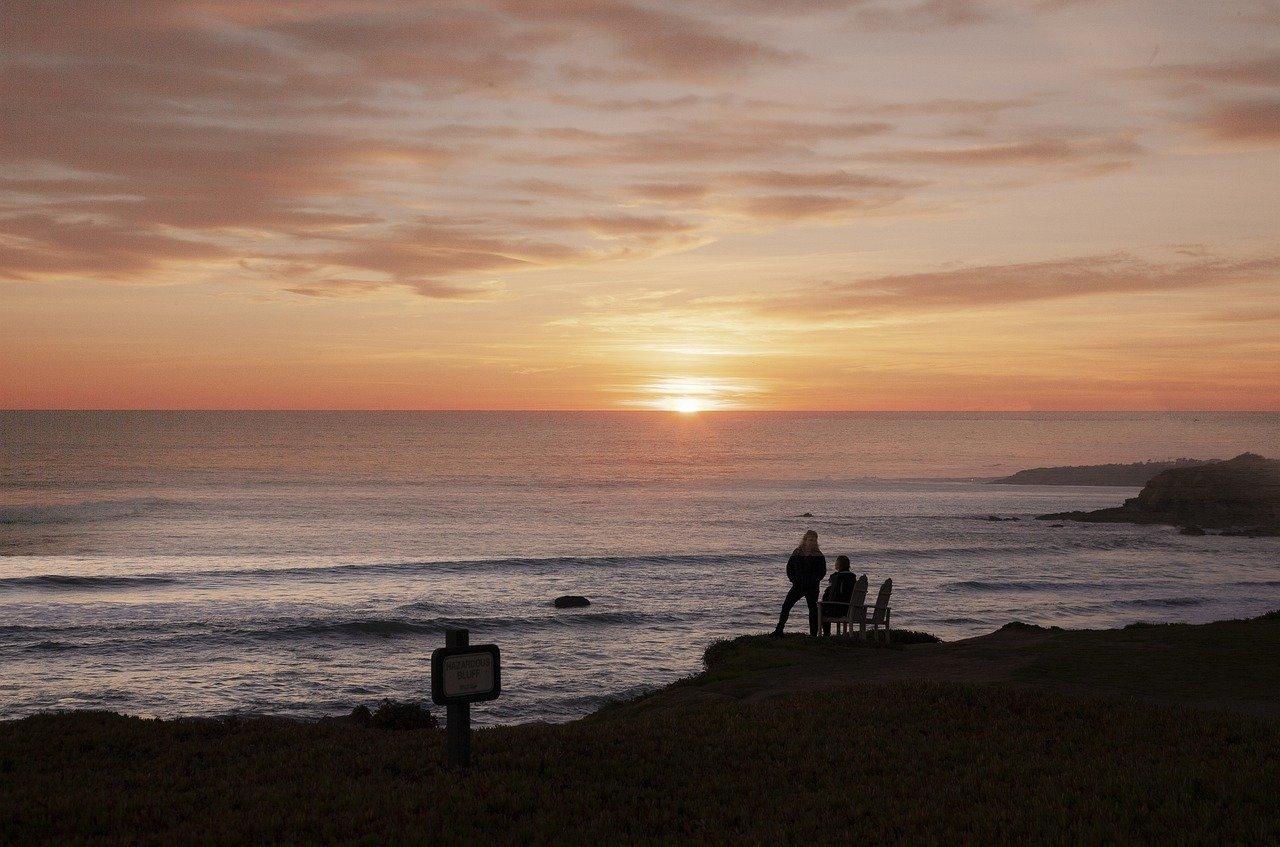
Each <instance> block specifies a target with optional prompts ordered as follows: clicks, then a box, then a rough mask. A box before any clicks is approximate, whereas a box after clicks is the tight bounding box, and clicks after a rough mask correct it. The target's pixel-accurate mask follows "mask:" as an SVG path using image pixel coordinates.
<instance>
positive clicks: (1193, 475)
mask: <svg viewBox="0 0 1280 847" xmlns="http://www.w3.org/2000/svg"><path fill="white" fill-rule="evenodd" d="M1040 517H1041V519H1042V520H1075V521H1097V522H1109V521H1127V522H1132V523H1166V524H1175V525H1184V526H1185V525H1195V526H1201V527H1212V528H1216V529H1238V530H1246V531H1255V532H1267V533H1271V532H1280V461H1276V460H1275V459H1265V458H1263V457H1262V456H1258V455H1256V454H1254V453H1242V454H1240V455H1239V456H1236V457H1235V458H1234V459H1228V460H1227V461H1225V462H1209V463H1206V464H1203V465H1195V466H1192V467H1182V468H1174V469H1172V470H1167V471H1164V472H1163V473H1160V474H1157V475H1156V476H1155V477H1153V478H1152V479H1151V481H1150V482H1148V483H1147V484H1146V486H1145V487H1144V488H1143V489H1142V492H1141V493H1140V494H1139V495H1138V496H1137V497H1133V498H1130V499H1128V500H1126V501H1125V502H1124V505H1123V506H1121V507H1119V508H1115V509H1099V510H1098V511H1096V512H1062V513H1059V514H1054V515H1041V516H1040Z"/></svg>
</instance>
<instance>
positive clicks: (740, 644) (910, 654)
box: [0, 609, 1280, 732]
mask: <svg viewBox="0 0 1280 847" xmlns="http://www.w3.org/2000/svg"><path fill="white" fill-rule="evenodd" d="M1264 622H1275V623H1277V625H1278V626H1277V631H1278V632H1280V609H1277V610H1273V611H1270V612H1266V613H1263V614H1261V615H1258V616H1255V617H1251V618H1227V619H1222V620H1216V621H1207V622H1203V623H1183V622H1145V621H1135V622H1133V623H1129V624H1126V625H1124V626H1122V627H1112V628H1103V629H1068V628H1065V627H1061V626H1057V625H1052V624H1051V625H1049V626H1043V625H1039V624H1029V623H1025V622H1022V621H1017V620H1015V621H1011V622H1009V623H1007V624H1005V625H1004V626H1001V627H999V628H998V629H995V630H992V631H991V632H988V633H985V634H982V635H975V636H968V637H965V638H958V639H954V640H951V641H945V640H942V639H937V641H936V642H930V641H928V639H934V638H936V636H933V635H930V634H928V633H916V632H911V635H912V636H917V637H919V636H924V637H923V638H918V640H912V641H911V643H897V642H895V643H893V644H891V645H890V646H889V647H888V648H882V647H875V646H873V645H870V644H864V643H862V642H859V641H858V640H857V639H856V638H853V637H844V636H831V637H818V638H813V637H811V636H807V635H802V634H798V633H791V634H788V635H786V636H785V637H784V638H782V639H777V640H774V639H770V638H769V637H768V636H767V635H758V634H748V635H740V636H737V637H735V638H732V639H722V640H718V641H713V642H711V643H710V644H708V645H707V647H706V648H705V650H704V652H703V667H702V669H701V670H700V671H696V672H694V673H692V674H689V675H687V676H682V677H677V678H675V679H673V680H671V681H668V682H654V683H652V684H651V685H649V686H646V688H647V690H646V691H644V692H642V693H640V694H636V695H634V696H610V697H606V698H605V699H604V702H602V703H601V704H600V705H599V706H597V707H596V708H595V709H593V710H592V711H590V712H586V713H585V714H582V715H580V716H578V717H574V718H568V719H565V720H558V721H551V720H546V719H532V720H521V721H516V722H512V723H499V724H487V725H484V726H480V727H477V730H478V731H482V732H483V731H489V730H495V729H512V728H519V727H527V726H567V725H570V724H574V723H577V722H580V721H588V720H592V719H595V718H596V717H597V716H599V715H601V714H605V713H608V714H612V713H615V712H618V711H625V710H627V709H632V708H638V707H643V708H649V707H650V706H653V705H655V704H656V705H662V704H663V703H665V702H666V701H668V700H670V701H673V702H674V701H680V700H684V699H686V695H687V694H688V692H690V691H700V692H703V693H708V692H709V693H711V694H714V695H716V696H726V697H729V698H731V699H732V698H733V697H735V696H738V694H739V693H741V695H742V696H743V697H744V698H746V699H768V698H770V697H775V696H788V695H790V694H793V693H795V691H796V690H811V689H818V688H824V687H831V688H838V687H840V686H841V685H844V684H850V683H854V682H857V683H860V684H867V683H871V684H881V683H885V682H895V681H900V680H903V679H907V678H912V679H916V680H921V679H926V680H931V681H944V682H947V681H950V682H984V683H1008V682H1017V680H1016V679H1015V678H1014V676H1015V675H1014V674H1013V673H1012V672H1013V671H1015V670H1017V669H1018V668H1019V667H1020V666H1021V664H1024V663H1029V662H1032V661H1034V660H1035V658H1036V657H1037V656H1038V655H1040V653H1041V652H1042V649H1043V648H1044V647H1046V646H1047V645H1050V644H1052V643H1053V642H1054V640H1055V639H1057V640H1059V641H1062V640H1066V641H1072V640H1080V639H1087V640H1098V639H1101V640H1104V641H1106V640H1111V639H1123V634H1125V633H1129V634H1130V635H1131V636H1132V634H1135V633H1146V634H1155V635H1156V636H1157V639H1158V636H1159V634H1160V633H1162V632H1174V631H1179V630H1183V631H1187V630H1190V631H1199V630H1203V629H1204V628H1207V627H1222V626H1231V625H1248V624H1257V623H1264ZM898 632H910V631H908V630H895V633H898ZM1127 640H1129V641H1133V640H1134V639H1133V638H1132V637H1130V638H1128V639H1127ZM1147 640H1149V639H1147ZM1059 646H1060V645H1059ZM1112 646H1113V647H1114V646H1115V645H1114V644H1113V645H1112ZM1274 646H1275V647H1276V650H1277V654H1276V659H1277V662H1278V663H1280V643H1277V644H1276V645H1274ZM752 653H755V654H763V655H767V656H769V657H770V658H769V659H768V660H767V661H765V662H764V663H763V664H761V665H760V666H759V667H752V668H751V672H750V673H749V674H743V673H741V668H739V665H740V664H741V662H742V657H743V655H744V654H752ZM837 659H838V660H839V661H840V662H841V663H842V664H835V661H836V660H837ZM726 668H729V669H731V671H732V675H733V676H734V677H735V678H741V677H743V676H752V675H754V680H753V682H752V683H751V684H750V685H746V686H744V687H743V689H742V691H741V692H738V691H737V688H736V687H735V686H724V685H722V683H723V682H724V679H725V677H726V673H728V672H729V671H726ZM783 669H786V670H785V671H784V670H783ZM1277 680H1278V681H1280V675H1278V676H1277ZM787 686H795V687H794V688H788V687H787ZM1095 693H1097V692H1095ZM1151 699H1152V702H1158V701H1159V698H1151ZM651 701H652V702H651ZM381 703H391V704H393V705H395V706H410V707H412V706H419V707H422V708H423V709H427V710H431V713H432V714H433V715H435V714H440V715H443V709H442V707H438V706H434V705H433V704H430V701H429V699H421V700H413V699H403V700H401V699H395V698H384V699H382V700H379V701H362V702H354V703H353V705H352V712H348V713H335V714H329V715H320V716H316V717H298V716H293V715H286V714H277V713H272V712H221V713H212V714H186V715H168V716H152V715H141V714H133V713H129V712H123V711H116V710H113V709H94V708H72V709H47V710H41V711H37V712H32V713H30V714H26V715H21V716H16V717H5V718H0V728H3V727H5V726H8V725H13V724H16V723H21V722H22V721H26V720H31V719H40V718H50V717H53V718H57V717H65V716H76V715H109V716H113V717H119V718H123V719H128V720H139V721H146V722H153V723H175V724H184V723H185V724H201V723H208V724H236V723H246V722H258V721H261V722H267V723H278V724H283V725H296V726H315V725H335V726H352V727H357V726H358V724H356V723H354V722H353V720H352V713H353V712H354V711H356V710H359V709H362V708H368V709H376V708H377V707H378V705H380V704H381ZM1189 704H1190V705H1195V703H1194V702H1190V703H1189ZM1245 711H1256V712H1258V713H1261V714H1273V715H1275V716H1277V717H1280V687H1278V688H1277V695H1276V698H1275V702H1274V703H1270V702H1268V703H1262V704H1256V707H1255V708H1251V709H1245Z"/></svg>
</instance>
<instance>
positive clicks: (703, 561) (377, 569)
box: [0, 554, 780, 590]
mask: <svg viewBox="0 0 1280 847" xmlns="http://www.w3.org/2000/svg"><path fill="white" fill-rule="evenodd" d="M773 560H780V559H779V557H778V556H776V555H772V554H770V555H763V554H743V555H726V554H716V555H703V556H560V557H551V558H544V559H538V558H532V557H530V558H505V559H457V560H451V561H440V562H431V561H403V562H354V563H351V564H341V565H321V566H319V567H283V568H272V567H251V568H227V569H219V570H200V571H186V572H174V571H168V572H162V573H134V574H118V575H111V576H78V575H74V574H38V575H34V576H24V577H7V578H0V590H3V589H4V588H6V587H9V588H20V587H52V588H110V587H124V586H139V587H141V586H147V585H160V584H174V583H189V582H197V581H207V580H213V581H218V580H236V579H256V578H265V579H270V578H273V577H293V578H301V579H331V578H340V577H343V576H347V575H362V574H380V573H387V574H395V573H406V572H413V571H423V572H450V571H457V572H463V573H473V572H476V571H484V570H503V569H507V568H529V569H539V570H546V571H547V572H552V571H557V572H559V571H563V570H565V569H568V568H575V567H576V568H610V567H617V566H640V567H652V566H678V565H698V566H706V567H715V566H717V565H720V566H723V565H732V564H735V563H742V562H749V561H757V562H760V561H773Z"/></svg>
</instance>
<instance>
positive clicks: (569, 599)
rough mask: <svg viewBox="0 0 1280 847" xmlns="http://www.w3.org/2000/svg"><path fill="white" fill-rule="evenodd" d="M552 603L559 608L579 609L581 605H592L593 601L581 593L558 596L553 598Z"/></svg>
mask: <svg viewBox="0 0 1280 847" xmlns="http://www.w3.org/2000/svg"><path fill="white" fill-rule="evenodd" d="M551 605H553V606H555V607H556V608H557V609H577V608H579V607H581V606H590V605H591V601H590V600H588V599H587V598H586V597H583V596H581V595H580V594H566V595H564V596H563V597H557V598H556V599H555V600H552V601H551Z"/></svg>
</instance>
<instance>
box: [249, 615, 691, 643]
mask: <svg viewBox="0 0 1280 847" xmlns="http://www.w3.org/2000/svg"><path fill="white" fill-rule="evenodd" d="M687 619H688V616H687V615H681V614H676V613H663V614H651V613H644V612H622V611H614V612H608V611H596V612H576V613H575V612H567V613H566V612H564V611H560V612H558V613H556V614H548V615H536V616H533V615H530V616H509V617H501V616H498V617H474V618H457V617H442V618H417V619H414V618H402V617H375V618H355V619H348V620H324V619H320V620H311V621H300V622H296V623H289V624H284V625H281V626H277V627H274V628H270V629H265V630H259V629H242V630H237V634H241V635H246V636H249V637H255V638H272V639H274V638H286V639H288V638H306V637H309V636H330V635H334V636H379V637H391V636H395V635H415V634H432V633H434V634H439V633H442V632H444V630H445V629H447V628H449V627H461V628H464V629H470V630H474V631H477V632H487V631H492V630H499V629H505V630H518V631H522V632H528V631H529V630H537V629H574V628H586V627H597V626H623V625H626V626H639V625H644V624H654V623H678V622H681V621H684V620H687Z"/></svg>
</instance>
